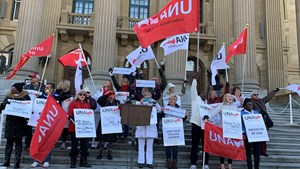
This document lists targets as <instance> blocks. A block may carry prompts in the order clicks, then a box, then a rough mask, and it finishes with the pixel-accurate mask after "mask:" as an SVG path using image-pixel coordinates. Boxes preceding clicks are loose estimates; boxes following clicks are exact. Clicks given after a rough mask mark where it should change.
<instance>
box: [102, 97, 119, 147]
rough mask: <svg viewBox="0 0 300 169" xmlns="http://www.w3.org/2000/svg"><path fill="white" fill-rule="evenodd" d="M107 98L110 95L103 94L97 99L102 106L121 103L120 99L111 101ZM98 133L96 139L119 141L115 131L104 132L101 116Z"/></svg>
mask: <svg viewBox="0 0 300 169" xmlns="http://www.w3.org/2000/svg"><path fill="white" fill-rule="evenodd" d="M107 99H108V97H107V96H106V95H103V96H101V97H99V99H98V100H97V103H98V104H99V105H100V106H101V107H108V106H119V105H120V102H119V101H118V100H114V101H113V102H112V103H110V102H109V101H108V100H107ZM96 134H97V137H96V140H98V141H104V142H116V141H117V134H115V133H113V134H102V127H101V118H100V120H99V123H98V127H97V132H96Z"/></svg>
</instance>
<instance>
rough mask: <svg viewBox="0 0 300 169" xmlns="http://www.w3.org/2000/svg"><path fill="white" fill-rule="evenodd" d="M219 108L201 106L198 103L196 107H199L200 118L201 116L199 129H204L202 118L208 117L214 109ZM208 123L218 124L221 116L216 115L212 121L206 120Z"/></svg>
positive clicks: (208, 105)
mask: <svg viewBox="0 0 300 169" xmlns="http://www.w3.org/2000/svg"><path fill="white" fill-rule="evenodd" d="M218 106H219V103H218V104H201V103H198V107H199V111H200V116H201V128H202V129H204V128H205V126H204V125H205V123H204V120H203V118H204V116H205V115H207V116H209V115H210V114H211V113H212V112H213V110H214V109H216V108H217V107H218ZM208 121H209V122H211V123H213V124H216V125H218V124H220V121H221V116H220V115H218V114H217V115H216V116H215V117H214V118H212V119H208Z"/></svg>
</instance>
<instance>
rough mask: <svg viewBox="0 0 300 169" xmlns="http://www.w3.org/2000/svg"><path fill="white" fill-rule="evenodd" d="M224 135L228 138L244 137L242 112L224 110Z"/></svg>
mask: <svg viewBox="0 0 300 169" xmlns="http://www.w3.org/2000/svg"><path fill="white" fill-rule="evenodd" d="M222 124H223V125H222V126H223V136H224V137H227V138H236V139H242V138H243V129H242V119H241V112H239V111H234V110H222Z"/></svg>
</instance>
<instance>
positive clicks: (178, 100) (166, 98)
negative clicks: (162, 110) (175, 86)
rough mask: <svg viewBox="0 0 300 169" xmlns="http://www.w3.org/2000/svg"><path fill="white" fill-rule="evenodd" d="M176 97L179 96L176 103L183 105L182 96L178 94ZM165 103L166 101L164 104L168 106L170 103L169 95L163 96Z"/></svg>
mask: <svg viewBox="0 0 300 169" xmlns="http://www.w3.org/2000/svg"><path fill="white" fill-rule="evenodd" d="M176 97H177V101H176V104H178V105H179V106H181V99H180V96H176ZM163 103H164V106H168V104H169V97H168V96H165V97H163Z"/></svg>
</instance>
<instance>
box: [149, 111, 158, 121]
mask: <svg viewBox="0 0 300 169" xmlns="http://www.w3.org/2000/svg"><path fill="white" fill-rule="evenodd" d="M150 124H157V110H156V107H152V111H151V116H150Z"/></svg>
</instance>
